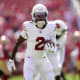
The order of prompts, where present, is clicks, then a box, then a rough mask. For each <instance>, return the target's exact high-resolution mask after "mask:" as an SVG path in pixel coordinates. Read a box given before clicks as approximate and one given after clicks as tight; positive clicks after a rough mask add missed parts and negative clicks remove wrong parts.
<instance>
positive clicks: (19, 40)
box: [11, 36, 26, 59]
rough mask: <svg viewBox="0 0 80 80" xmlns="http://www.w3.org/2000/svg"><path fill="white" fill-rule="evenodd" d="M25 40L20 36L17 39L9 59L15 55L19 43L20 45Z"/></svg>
mask: <svg viewBox="0 0 80 80" xmlns="http://www.w3.org/2000/svg"><path fill="white" fill-rule="evenodd" d="M25 40H26V39H24V38H23V37H22V36H20V37H19V39H18V40H17V43H16V45H15V47H14V48H13V51H12V56H11V59H14V58H15V55H16V52H17V50H18V48H19V47H20V45H21V44H22V43H23V42H24V41H25Z"/></svg>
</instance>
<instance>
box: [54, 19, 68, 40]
mask: <svg viewBox="0 0 80 80" xmlns="http://www.w3.org/2000/svg"><path fill="white" fill-rule="evenodd" d="M54 23H55V24H56V38H57V39H59V38H60V37H61V36H63V35H64V34H65V32H66V30H67V25H66V24H65V23H64V22H63V21H62V20H56V21H54Z"/></svg>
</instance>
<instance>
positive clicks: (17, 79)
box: [8, 74, 79, 80]
mask: <svg viewBox="0 0 80 80" xmlns="http://www.w3.org/2000/svg"><path fill="white" fill-rule="evenodd" d="M65 78H66V80H73V78H74V77H73V75H72V74H67V75H65ZM8 80H24V79H23V77H22V76H13V77H11V78H9V79H8ZM74 80H79V75H76V76H75V79H74Z"/></svg>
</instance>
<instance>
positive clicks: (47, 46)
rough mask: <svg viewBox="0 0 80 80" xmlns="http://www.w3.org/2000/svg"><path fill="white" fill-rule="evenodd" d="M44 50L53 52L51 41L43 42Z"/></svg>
mask: <svg viewBox="0 0 80 80" xmlns="http://www.w3.org/2000/svg"><path fill="white" fill-rule="evenodd" d="M45 50H46V51H48V52H50V53H53V52H54V51H55V47H54V44H53V43H46V44H45Z"/></svg>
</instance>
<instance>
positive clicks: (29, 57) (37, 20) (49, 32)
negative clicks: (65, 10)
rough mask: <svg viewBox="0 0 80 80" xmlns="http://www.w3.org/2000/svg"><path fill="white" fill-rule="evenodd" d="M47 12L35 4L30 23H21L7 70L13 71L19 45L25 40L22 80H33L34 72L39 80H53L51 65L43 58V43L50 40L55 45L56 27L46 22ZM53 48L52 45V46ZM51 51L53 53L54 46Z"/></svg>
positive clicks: (41, 5)
mask: <svg viewBox="0 0 80 80" xmlns="http://www.w3.org/2000/svg"><path fill="white" fill-rule="evenodd" d="M47 18H48V10H47V8H46V7H45V6H44V5H43V4H37V5H35V6H34V7H33V9H32V21H26V22H24V23H23V31H22V33H21V35H20V37H19V39H18V42H17V43H16V46H15V47H14V49H13V52H12V56H11V58H10V59H9V63H8V67H9V70H10V71H11V70H12V67H13V69H14V70H15V69H16V68H15V64H14V58H15V55H16V51H17V49H18V47H19V46H20V44H21V43H23V42H24V41H25V40H27V49H26V56H25V60H24V69H23V72H24V80H33V76H34V75H35V74H36V72H39V73H40V76H41V80H54V74H53V71H52V65H51V63H50V62H49V60H48V58H47V57H46V56H45V42H46V40H52V41H53V43H54V44H55V43H56V33H55V30H56V29H55V28H56V26H55V25H54V24H53V23H52V22H48V20H47ZM52 46H53V45H52ZM51 51H55V46H54V48H53V49H51Z"/></svg>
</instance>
